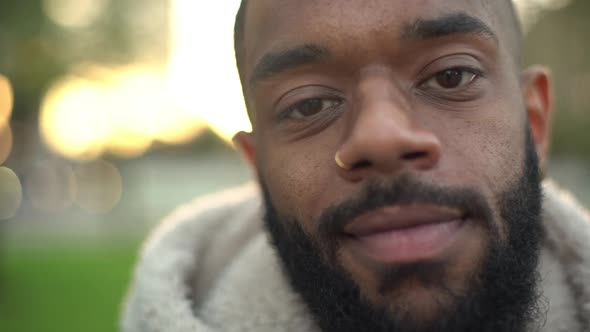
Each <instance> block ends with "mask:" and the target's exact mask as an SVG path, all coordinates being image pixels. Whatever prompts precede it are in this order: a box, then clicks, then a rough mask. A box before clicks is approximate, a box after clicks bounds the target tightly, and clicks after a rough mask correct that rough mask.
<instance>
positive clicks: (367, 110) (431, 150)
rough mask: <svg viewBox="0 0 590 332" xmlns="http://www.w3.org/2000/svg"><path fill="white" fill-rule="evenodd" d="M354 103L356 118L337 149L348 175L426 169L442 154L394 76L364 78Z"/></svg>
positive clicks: (437, 140)
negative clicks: (390, 78)
mask: <svg viewBox="0 0 590 332" xmlns="http://www.w3.org/2000/svg"><path fill="white" fill-rule="evenodd" d="M355 97H356V98H355V102H354V103H353V114H354V120H353V121H352V123H351V125H350V126H349V130H348V133H347V137H346V139H345V140H344V143H343V144H342V146H341V147H340V149H339V150H338V159H339V160H338V161H339V162H340V163H341V166H342V165H347V167H341V169H342V172H344V173H345V174H346V175H355V176H354V177H355V178H358V176H359V175H360V176H367V175H368V174H369V173H380V174H391V173H396V172H401V171H404V170H408V171H410V170H412V171H426V170H429V169H432V168H434V167H435V166H436V165H437V164H438V162H439V160H440V157H441V143H440V141H439V139H438V137H437V136H436V135H435V134H434V133H433V132H432V131H429V130H428V129H426V128H423V127H421V124H420V123H419V121H418V116H417V114H416V110H413V108H412V105H411V103H410V102H409V101H408V98H407V97H405V96H404V94H403V92H402V91H401V89H399V88H398V87H396V85H395V84H394V83H392V82H391V80H386V79H369V80H365V81H364V82H361V83H360V84H359V87H358V91H357V93H356V96H355Z"/></svg>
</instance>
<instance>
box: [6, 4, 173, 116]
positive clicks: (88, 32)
mask: <svg viewBox="0 0 590 332" xmlns="http://www.w3.org/2000/svg"><path fill="white" fill-rule="evenodd" d="M102 2H103V3H104V8H101V10H102V12H101V13H100V15H99V16H98V18H97V19H96V20H93V21H92V22H91V23H90V24H88V25H82V26H75V27H67V26H63V25H60V24H59V22H55V20H51V19H50V18H49V17H48V16H47V8H48V6H52V5H53V6H59V5H63V6H74V8H75V6H81V4H82V3H84V4H85V5H92V1H90V2H89V1H76V0H61V1H56V0H54V1H51V0H35V1H17V0H8V1H2V2H0V50H2V51H1V52H0V72H1V73H3V74H5V75H6V76H8V77H9V78H10V80H11V81H12V83H13V86H14V91H15V106H14V115H13V118H14V119H16V120H21V121H25V122H32V123H36V121H37V114H38V111H39V103H40V101H41V98H42V94H43V93H44V91H45V90H46V88H47V87H48V86H49V85H50V84H51V83H52V82H53V81H54V80H55V79H57V78H58V77H60V76H62V75H63V74H65V73H66V72H68V71H70V70H71V69H72V67H73V66H75V65H79V64H80V63H98V64H103V65H121V64H128V63H131V62H136V61H143V62H146V61H147V62H152V63H161V64H163V63H165V61H166V58H167V55H168V54H167V49H168V35H169V33H168V6H169V2H168V1H161V0H112V1H107V0H103V1H102ZM82 9H83V8H82ZM76 14H77V13H76V12H73V13H70V15H76Z"/></svg>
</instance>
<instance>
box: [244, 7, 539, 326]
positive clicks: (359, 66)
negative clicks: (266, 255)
mask: <svg viewBox="0 0 590 332" xmlns="http://www.w3.org/2000/svg"><path fill="white" fill-rule="evenodd" d="M506 10H507V9H506V3H505V2H501V1H472V0H453V1H451V0H422V1H401V0H397V1H392V0H376V1H371V2H367V1H358V0H356V1H355V0H334V1H331V0H323V1H317V0H313V1H312V0H298V1H292V0H291V1H289V0H281V1H279V0H257V1H252V0H251V1H250V3H249V5H248V8H247V12H246V17H247V26H246V28H245V35H244V42H243V45H244V46H243V52H242V59H241V68H240V70H241V75H242V81H243V84H244V93H245V97H246V100H247V104H248V109H249V112H250V116H251V120H252V125H253V128H254V129H253V131H252V132H251V133H245V132H242V133H239V134H237V135H236V137H235V139H234V141H235V142H236V144H237V145H238V146H239V147H240V149H241V150H242V151H243V152H244V154H245V155H246V157H247V158H248V160H249V161H250V162H251V164H252V165H253V166H254V168H255V169H256V171H257V174H258V176H259V177H260V178H261V179H262V180H264V182H265V183H266V185H267V187H268V190H269V193H270V195H271V198H272V201H273V203H274V205H275V206H276V208H277V209H278V210H279V211H280V212H281V213H283V214H284V215H288V216H292V217H293V218H294V219H296V220H299V221H301V223H302V225H301V226H302V228H303V229H304V230H305V231H306V233H308V234H312V235H313V234H315V233H316V232H317V225H315V224H314V220H317V219H318V218H319V216H320V215H321V214H322V212H323V211H325V209H326V208H328V207H330V206H333V205H336V204H338V203H340V202H343V201H345V200H347V199H349V198H350V197H354V195H355V194H356V193H358V192H359V191H360V190H361V188H363V187H364V186H365V185H366V184H367V183H368V182H369V181H373V182H387V181H388V180H391V179H395V178H396V177H399V176H401V175H402V174H412V175H414V176H416V177H417V178H419V179H421V180H422V181H424V182H425V183H432V184H437V185H440V186H444V187H449V188H452V187H468V188H472V189H474V190H477V191H478V192H479V193H481V194H482V195H483V196H484V197H485V198H486V200H487V201H488V204H489V205H490V206H491V207H497V206H498V202H497V196H498V194H499V193H500V192H502V191H503V190H504V189H505V188H506V186H507V184H508V183H510V182H511V181H515V179H517V178H518V176H520V174H519V172H520V171H521V170H520V168H519V166H518V165H520V161H521V160H523V159H524V145H525V142H524V137H525V135H524V132H523V130H524V128H526V124H527V122H528V123H529V125H530V128H531V130H532V134H533V138H534V142H535V146H536V149H537V153H538V155H539V159H540V160H541V164H543V163H544V161H545V160H546V154H547V146H548V141H549V125H550V114H551V92H550V78H549V75H548V72H547V70H545V69H544V68H541V67H534V68H529V69H527V70H525V71H524V72H522V73H520V71H519V63H518V56H517V54H518V53H519V51H518V50H517V48H518V45H517V38H516V37H515V35H514V33H513V31H512V28H511V27H512V25H511V24H510V22H508V20H509V19H508V18H507V17H506V16H507V15H506ZM425 22H426V23H425ZM445 22H447V23H449V24H447V25H444V24H442V23H445ZM437 24H438V25H437ZM462 24H464V26H465V28H464V29H456V28H451V29H449V28H448V26H450V27H457V26H463V25H462ZM445 27H447V28H445ZM286 54H289V55H290V57H289V58H285V55H286ZM281 56H283V57H282V58H281ZM269 59H271V60H273V61H268V60H269ZM265 60H267V61H265ZM287 60H288V61H287ZM285 63H287V65H285ZM337 153H338V155H339V157H340V159H341V160H342V161H343V162H344V163H346V164H347V165H349V166H351V168H350V169H343V168H341V167H339V166H338V165H337V164H336V162H335V160H334V158H335V155H336V154H337ZM493 212H494V214H495V215H494V220H495V222H496V223H497V225H496V227H497V228H498V229H499V230H500V234H501V236H502V237H503V239H502V240H504V241H505V237H506V236H507V235H506V233H505V232H502V230H504V229H505V225H503V224H502V219H501V218H500V217H499V216H498V211H497V209H496V210H495V211H493ZM488 246H489V239H488V237H487V236H486V230H485V229H484V228H482V227H479V226H478V224H477V223H471V224H468V225H466V226H465V228H464V229H463V230H462V232H461V234H460V237H459V239H458V240H457V241H454V242H453V244H452V245H450V246H449V247H448V248H446V249H445V250H444V251H443V252H442V253H440V256H441V257H442V258H444V259H445V261H446V262H447V265H446V268H445V273H444V275H441V278H446V280H447V284H448V285H450V287H452V288H453V289H455V290H461V289H463V288H465V287H466V285H465V282H466V278H467V276H469V275H471V274H472V273H473V272H474V271H475V270H476V269H478V268H479V264H478V263H479V262H480V261H481V258H482V257H483V256H484V255H485V253H486V250H487V248H488ZM337 259H338V261H339V264H340V265H341V266H343V267H344V268H345V269H346V270H347V271H348V272H349V273H350V275H351V277H352V279H353V280H354V281H355V282H356V283H357V284H358V285H359V286H360V288H361V291H362V293H363V295H364V296H365V297H366V298H367V299H368V300H369V301H370V302H371V303H375V304H380V305H385V306H390V307H392V308H393V307H395V306H396V305H399V303H397V302H396V301H402V300H400V299H403V301H404V305H405V306H406V307H407V308H409V310H410V311H411V312H413V313H414V314H415V315H417V317H421V318H422V319H424V320H429V319H434V318H435V317H436V313H437V312H439V306H441V305H443V306H444V305H445V303H444V301H443V302H441V301H437V299H440V298H441V296H439V295H440V294H433V293H432V292H436V291H437V290H436V289H432V288H427V287H423V285H420V283H419V282H412V280H409V281H408V282H406V283H403V284H402V285H401V286H400V287H401V288H400V289H398V293H397V296H396V297H395V298H393V297H391V296H387V294H382V293H380V292H379V291H378V285H377V279H378V267H376V266H375V262H372V261H370V260H368V259H364V258H362V257H359V256H358V255H356V254H355V253H354V251H353V250H352V249H350V247H349V246H348V245H347V243H346V241H345V239H342V241H341V247H340V250H339V254H338V256H337ZM400 295H401V296H400Z"/></svg>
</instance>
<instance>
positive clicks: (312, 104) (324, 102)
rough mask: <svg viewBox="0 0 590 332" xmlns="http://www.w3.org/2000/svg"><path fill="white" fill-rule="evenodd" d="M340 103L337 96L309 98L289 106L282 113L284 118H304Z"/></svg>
mask: <svg viewBox="0 0 590 332" xmlns="http://www.w3.org/2000/svg"><path fill="white" fill-rule="evenodd" d="M341 104H342V100H340V99H338V98H323V97H322V98H309V99H305V100H303V101H300V102H298V103H295V104H294V105H293V106H290V107H289V108H288V109H287V110H286V112H285V113H284V114H283V117H285V118H293V119H304V118H307V117H311V116H314V115H316V114H319V113H321V112H324V111H327V110H330V109H334V108H336V107H338V106H340V105H341Z"/></svg>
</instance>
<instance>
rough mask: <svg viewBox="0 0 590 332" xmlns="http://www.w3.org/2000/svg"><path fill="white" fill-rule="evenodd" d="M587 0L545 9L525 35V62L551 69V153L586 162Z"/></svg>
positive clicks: (589, 156)
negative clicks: (552, 91) (552, 86)
mask: <svg viewBox="0 0 590 332" xmlns="http://www.w3.org/2000/svg"><path fill="white" fill-rule="evenodd" d="M589 18H590V1H587V0H576V1H572V3H571V4H570V5H569V6H567V7H565V8H563V9H560V10H557V11H554V12H549V13H547V14H546V16H544V17H543V18H542V19H541V20H540V21H539V22H538V23H537V24H536V25H535V26H533V28H532V29H531V30H530V31H529V33H528V35H527V41H526V42H527V44H526V58H527V62H528V63H531V64H532V63H538V64H543V65H547V66H548V67H550V68H551V69H552V72H553V76H554V89H555V116H554V125H553V143H552V153H553V155H556V156H574V157H576V158H581V159H585V160H586V161H587V162H590V93H589V91H588V89H589V87H590V57H589V56H588V53H589V52H590V44H588V40H590V20H589Z"/></svg>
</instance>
